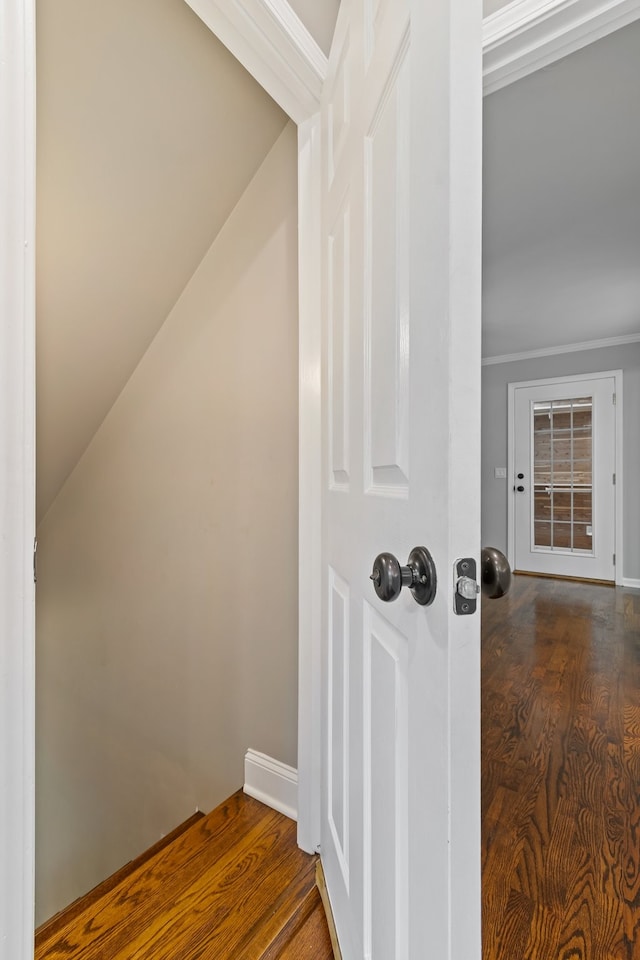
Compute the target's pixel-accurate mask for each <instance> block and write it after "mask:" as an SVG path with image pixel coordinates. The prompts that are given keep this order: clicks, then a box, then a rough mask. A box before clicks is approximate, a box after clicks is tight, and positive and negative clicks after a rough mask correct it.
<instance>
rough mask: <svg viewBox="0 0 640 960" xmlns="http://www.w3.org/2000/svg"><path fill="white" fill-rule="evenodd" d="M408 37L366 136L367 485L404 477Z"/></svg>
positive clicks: (404, 482)
mask: <svg viewBox="0 0 640 960" xmlns="http://www.w3.org/2000/svg"><path fill="white" fill-rule="evenodd" d="M408 73H409V71H408V63H407V42H405V43H403V45H402V47H401V49H400V51H399V53H398V55H397V57H396V60H395V62H394V63H393V65H392V67H391V73H390V76H389V78H388V82H387V84H386V85H385V87H384V89H383V90H382V93H381V95H380V99H379V100H378V101H377V102H374V104H373V114H374V116H373V122H372V124H371V126H370V128H369V130H368V131H367V136H366V139H365V177H364V182H365V218H366V219H365V324H366V327H365V336H366V341H365V358H366V359H365V364H366V367H365V369H366V386H365V393H366V407H365V418H366V424H367V426H366V427H365V429H366V432H367V440H368V445H367V458H366V470H367V476H366V479H365V486H366V489H368V490H370V491H372V492H377V493H381V494H387V495H392V496H406V495H407V492H408V484H409V463H408V453H409V449H408V447H409V420H408V413H409V189H408V188H409V89H408V88H409V84H408V80H409V76H408Z"/></svg>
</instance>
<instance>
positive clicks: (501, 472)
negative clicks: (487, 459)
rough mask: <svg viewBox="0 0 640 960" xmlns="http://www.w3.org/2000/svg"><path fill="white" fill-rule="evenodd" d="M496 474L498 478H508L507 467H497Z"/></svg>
mask: <svg viewBox="0 0 640 960" xmlns="http://www.w3.org/2000/svg"><path fill="white" fill-rule="evenodd" d="M494 476H495V478H496V480H506V479H507V468H506V467H495V470H494Z"/></svg>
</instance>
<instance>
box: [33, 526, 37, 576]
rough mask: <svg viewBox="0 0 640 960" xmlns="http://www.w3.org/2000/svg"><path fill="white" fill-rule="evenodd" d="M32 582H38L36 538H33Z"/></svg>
mask: <svg viewBox="0 0 640 960" xmlns="http://www.w3.org/2000/svg"><path fill="white" fill-rule="evenodd" d="M33 582H34V583H37V582H38V539H37V537H34V538H33Z"/></svg>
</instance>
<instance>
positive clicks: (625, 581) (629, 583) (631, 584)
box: [622, 577, 640, 590]
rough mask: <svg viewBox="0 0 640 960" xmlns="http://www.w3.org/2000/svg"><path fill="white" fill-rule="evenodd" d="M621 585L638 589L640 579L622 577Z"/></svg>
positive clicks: (639, 587) (639, 588)
mask: <svg viewBox="0 0 640 960" xmlns="http://www.w3.org/2000/svg"><path fill="white" fill-rule="evenodd" d="M622 586H623V587H633V588H634V589H635V590H640V580H632V579H631V577H623V578H622Z"/></svg>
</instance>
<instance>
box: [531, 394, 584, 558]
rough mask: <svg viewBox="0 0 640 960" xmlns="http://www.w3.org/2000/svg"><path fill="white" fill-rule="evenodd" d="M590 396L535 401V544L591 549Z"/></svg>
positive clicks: (560, 547) (563, 548) (565, 548)
mask: <svg viewBox="0 0 640 960" xmlns="http://www.w3.org/2000/svg"><path fill="white" fill-rule="evenodd" d="M592 425H593V397H576V398H575V399H571V400H548V401H544V402H539V403H534V404H533V517H534V524H533V531H534V546H535V547H542V548H545V549H547V550H549V549H551V550H554V549H556V550H562V551H563V552H566V551H569V552H574V551H581V552H584V551H588V552H589V553H592V552H593V547H594V540H593V488H592V483H593V479H592V478H593V474H592V463H593V438H592Z"/></svg>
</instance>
